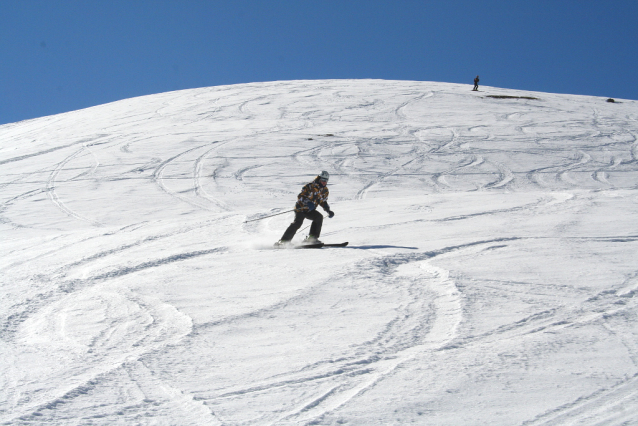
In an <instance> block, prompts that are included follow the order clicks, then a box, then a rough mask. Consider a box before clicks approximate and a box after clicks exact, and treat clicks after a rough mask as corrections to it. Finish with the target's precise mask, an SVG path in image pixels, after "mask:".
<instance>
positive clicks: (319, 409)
mask: <svg viewBox="0 0 638 426" xmlns="http://www.w3.org/2000/svg"><path fill="white" fill-rule="evenodd" d="M470 89H471V86H470V85H456V84H444V83H432V82H407V81H377V80H336V81H332V80H328V81H288V82H273V83H258V84H244V85H235V86H223V87H210V88H202V89H194V90H184V91H178V92H171V93H163V94H158V95H153V96H145V97H140V98H134V99H127V100H123V101H119V102H114V103H111V104H107V105H101V106H97V107H93V108H89V109H85V110H81V111H75V112H70V113H66V114H60V115H55V116H50V117H43V118H39V119H35V120H29V121H24V122H19V123H14V124H8V125H4V126H0V144H1V146H0V188H1V191H0V235H1V242H0V285H1V286H2V287H1V288H2V291H1V292H0V424H5V425H32V424H47V425H89V424H95V425H133V424H135V425H304V424H308V425H336V424H350V425H404V424H410V423H414V424H422V425H491V426H493V425H526V426H531V425H566V424H569V425H592V424H604V425H621V424H630V423H632V422H635V421H636V419H638V365H637V363H638V325H637V320H638V303H637V302H638V224H637V220H636V218H637V217H638V141H637V138H636V135H638V102H636V101H631V100H623V101H621V102H615V103H608V102H605V99H602V98H595V97H585V96H571V95H556V94H549V93H531V92H520V91H512V90H506V89H498V88H492V87H484V86H482V87H481V89H480V90H481V91H479V92H472V91H471V90H470ZM493 96H497V97H493ZM499 96H500V97H499ZM502 96H511V97H510V98H506V97H505V98H504V97H502ZM529 98H535V99H529ZM322 170H326V171H328V172H329V173H330V174H331V179H330V182H329V188H330V198H329V202H330V206H331V208H332V210H333V211H334V212H335V217H334V218H332V219H328V218H326V220H324V227H323V233H322V235H321V238H322V240H323V241H325V242H334V243H336V242H342V241H349V242H350V245H349V246H348V247H347V248H330V249H327V248H324V249H317V250H276V249H273V247H272V244H273V243H274V242H275V241H277V240H278V239H279V238H280V237H281V234H282V233H283V231H284V230H285V228H286V227H287V226H288V224H289V223H290V222H291V220H292V217H293V215H292V213H284V214H281V215H278V216H273V217H271V218H266V219H263V220H256V221H251V222H246V221H249V220H253V219H259V218H262V217H264V216H268V215H273V214H276V213H281V212H286V211H287V210H290V209H292V208H293V205H294V202H295V201H296V197H297V194H298V192H299V191H300V189H301V187H302V186H303V185H304V184H306V183H308V182H309V181H311V180H312V179H313V178H314V177H315V176H316V175H317V174H318V173H319V172H321V171H322ZM320 211H322V210H321V209H320ZM305 226H306V225H304V227H305ZM307 232H308V231H307V230H303V228H302V230H300V232H299V233H298V234H297V236H296V237H295V241H300V240H301V239H302V238H303V237H304V235H305V234H306V233H307Z"/></svg>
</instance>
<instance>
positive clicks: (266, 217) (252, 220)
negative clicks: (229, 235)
mask: <svg viewBox="0 0 638 426" xmlns="http://www.w3.org/2000/svg"><path fill="white" fill-rule="evenodd" d="M294 211H295V209H292V210H286V211H285V212H281V213H275V214H271V215H270V216H264V217H260V218H258V219H251V220H245V221H244V223H248V222H255V221H257V220H262V219H268V218H269V217H273V216H279V215H280V214H284V213H290V212H294Z"/></svg>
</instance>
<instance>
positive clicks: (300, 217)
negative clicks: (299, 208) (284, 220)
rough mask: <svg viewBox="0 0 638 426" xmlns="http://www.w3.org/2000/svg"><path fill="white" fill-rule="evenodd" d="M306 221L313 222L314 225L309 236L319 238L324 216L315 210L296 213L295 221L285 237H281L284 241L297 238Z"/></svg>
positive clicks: (285, 233) (311, 226)
mask: <svg viewBox="0 0 638 426" xmlns="http://www.w3.org/2000/svg"><path fill="white" fill-rule="evenodd" d="M304 219H310V220H312V225H310V232H309V234H310V235H312V236H313V237H315V238H319V235H321V225H322V224H323V215H322V214H321V213H319V212H318V211H317V210H313V211H311V212H306V211H303V212H295V220H294V221H293V222H292V223H291V224H290V226H289V227H288V229H286V232H284V235H283V237H281V240H282V241H290V240H292V237H294V236H295V234H296V233H297V231H298V230H299V228H301V225H302V224H303V221H304Z"/></svg>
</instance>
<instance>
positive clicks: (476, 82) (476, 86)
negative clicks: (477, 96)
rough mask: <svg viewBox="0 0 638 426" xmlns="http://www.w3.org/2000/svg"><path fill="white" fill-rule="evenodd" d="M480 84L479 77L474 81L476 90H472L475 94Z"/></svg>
mask: <svg viewBox="0 0 638 426" xmlns="http://www.w3.org/2000/svg"><path fill="white" fill-rule="evenodd" d="M478 83H479V78H478V75H477V76H476V78H475V79H474V89H472V90H473V91H475V92H476V91H478Z"/></svg>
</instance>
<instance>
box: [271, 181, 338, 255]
mask: <svg viewBox="0 0 638 426" xmlns="http://www.w3.org/2000/svg"><path fill="white" fill-rule="evenodd" d="M329 178H330V175H329V174H328V172H326V171H325V170H324V171H322V172H321V174H319V176H317V177H316V178H315V179H314V180H313V181H312V182H310V183H308V184H306V185H304V187H303V188H302V189H301V192H300V193H299V195H298V196H297V203H296V204H295V220H294V221H293V222H292V223H291V224H290V226H288V229H286V232H284V235H283V236H282V237H281V240H279V241H277V242H276V243H275V246H284V245H286V244H289V243H290V241H291V240H292V238H293V237H294V236H295V233H296V232H297V231H298V230H299V228H301V225H302V224H303V221H304V219H310V220H312V225H311V226H310V232H309V233H308V236H307V237H306V239H305V240H304V242H303V244H317V243H321V241H319V235H321V225H322V224H323V215H322V214H321V213H319V212H318V211H317V210H316V209H317V206H321V207H322V208H323V209H324V210H325V211H326V212H327V213H328V217H329V218H332V217H333V216H334V215H335V214H334V212H333V211H332V210H330V206H329V205H328V201H327V200H328V193H329V191H328V179H329Z"/></svg>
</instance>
